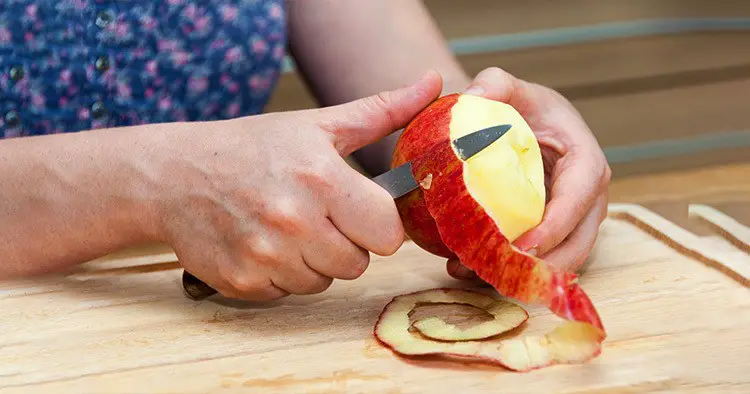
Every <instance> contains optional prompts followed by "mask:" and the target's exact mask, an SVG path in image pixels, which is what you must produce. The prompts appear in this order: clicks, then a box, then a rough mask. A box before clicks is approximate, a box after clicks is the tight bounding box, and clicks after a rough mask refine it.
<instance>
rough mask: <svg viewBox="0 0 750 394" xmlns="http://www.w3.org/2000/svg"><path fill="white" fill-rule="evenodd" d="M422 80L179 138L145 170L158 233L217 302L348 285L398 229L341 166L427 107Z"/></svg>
mask: <svg viewBox="0 0 750 394" xmlns="http://www.w3.org/2000/svg"><path fill="white" fill-rule="evenodd" d="M441 88H442V84H441V79H440V76H439V75H438V74H437V73H434V72H433V73H429V74H427V75H426V76H425V77H423V78H422V79H421V80H420V81H419V82H417V83H416V84H413V85H411V86H408V87H405V88H402V89H400V90H396V91H390V92H384V93H381V94H379V95H376V96H372V97H368V98H365V99H361V100H357V101H353V102H350V103H346V104H342V105H338V106H333V107H328V108H323V109H316V110H306V111H295V112H284V113H274V114H268V115H262V116H253V117H247V118H240V119H234V120H227V121H221V122H212V123H203V124H196V125H194V126H191V128H189V129H187V130H177V131H174V132H172V133H171V134H169V135H168V136H166V137H165V138H164V141H165V142H166V144H164V145H165V146H166V147H167V148H166V149H162V148H163V147H160V148H159V149H158V150H155V154H156V155H158V157H159V158H158V159H157V161H156V163H155V165H152V167H151V169H150V170H149V171H151V172H152V174H151V176H152V177H155V178H156V179H158V180H159V182H158V183H159V184H162V186H161V187H160V188H161V190H160V192H159V193H158V194H156V197H155V199H156V201H155V202H156V206H157V207H158V209H157V210H156V211H157V212H159V214H158V215H157V216H158V217H160V218H161V220H160V221H159V223H158V224H157V226H156V229H157V230H156V233H157V234H158V238H160V240H161V241H164V242H166V243H168V244H170V245H171V246H172V247H173V248H174V250H175V252H176V254H177V255H178V257H179V259H180V262H181V263H182V265H183V266H184V268H185V269H186V270H187V271H188V272H190V273H192V274H193V275H195V276H196V277H198V278H199V279H201V280H203V281H204V282H206V283H207V284H208V285H210V286H211V287H213V288H214V289H216V290H217V291H218V292H219V293H221V294H222V295H224V296H226V297H231V298H239V299H247V300H272V299H276V298H279V297H283V296H286V295H288V294H312V293H318V292H322V291H323V290H325V289H326V288H328V287H329V286H330V284H331V282H332V281H333V279H354V278H357V277H358V276H360V275H361V274H362V273H363V272H364V271H365V268H366V267H367V266H368V263H369V254H368V251H369V252H373V253H375V254H378V255H390V254H392V253H394V252H395V251H396V250H397V249H398V248H399V247H400V246H401V244H402V242H403V238H404V230H403V228H402V224H401V220H400V218H399V215H398V212H397V210H396V207H395V204H394V202H393V199H392V198H391V196H390V195H389V194H388V193H387V192H386V191H385V190H383V189H382V188H381V187H379V186H378V185H376V184H375V183H374V182H372V181H371V180H369V179H367V178H366V177H365V176H363V175H361V174H359V173H358V172H357V171H355V170H354V169H352V168H351V167H350V166H349V165H348V164H347V163H346V162H345V161H344V159H343V157H345V156H347V155H349V154H350V153H352V152H353V151H355V150H357V149H359V148H361V147H363V146H365V145H367V144H370V143H372V142H374V141H377V140H379V139H380V138H382V137H384V136H386V135H388V134H390V133H392V132H394V131H396V130H398V129H400V128H402V127H403V126H405V124H406V123H407V122H408V121H409V120H410V119H411V118H412V117H414V116H415V115H416V114H417V113H418V112H419V111H420V110H422V109H423V108H424V107H426V106H427V105H428V104H429V103H430V102H431V101H432V100H434V99H436V98H437V97H438V95H439V94H440V91H441Z"/></svg>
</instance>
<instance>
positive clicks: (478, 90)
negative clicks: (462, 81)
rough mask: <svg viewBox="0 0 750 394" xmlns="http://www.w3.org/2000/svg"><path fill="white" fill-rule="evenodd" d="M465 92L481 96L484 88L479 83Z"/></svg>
mask: <svg viewBox="0 0 750 394" xmlns="http://www.w3.org/2000/svg"><path fill="white" fill-rule="evenodd" d="M464 94H469V95H473V96H481V95H482V94H484V88H483V87H481V86H478V85H475V86H471V87H469V88H468V89H466V91H464Z"/></svg>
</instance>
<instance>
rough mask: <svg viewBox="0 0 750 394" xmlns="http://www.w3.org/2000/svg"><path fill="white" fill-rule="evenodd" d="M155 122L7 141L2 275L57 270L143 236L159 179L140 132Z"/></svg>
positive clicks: (2, 176)
mask: <svg viewBox="0 0 750 394" xmlns="http://www.w3.org/2000/svg"><path fill="white" fill-rule="evenodd" d="M154 127H156V126H145V127H140V128H138V127H134V128H132V131H128V132H125V131H112V130H108V131H106V132H105V131H97V132H94V131H92V132H86V133H71V134H58V135H49V136H40V137H25V138H18V139H8V140H3V141H0V180H2V183H3V184H2V187H0V218H1V219H0V255H2V262H1V263H0V277H2V278H8V277H16V276H26V275H31V274H40V273H45V272H49V271H56V270H58V269H59V268H63V267H65V266H69V265H73V264H76V263H79V262H81V261H86V260H89V259H92V258H96V257H98V256H100V255H102V254H106V253H108V252H111V251H114V250H116V249H118V248H120V247H123V246H126V245H130V244H134V243H137V242H140V241H142V240H144V239H145V238H146V236H147V234H146V232H145V231H144V230H145V229H146V228H148V223H147V222H146V221H147V220H148V218H149V217H153V215H149V212H148V210H147V207H148V206H149V204H148V203H147V200H148V194H147V193H148V192H149V191H148V189H149V188H151V187H153V185H149V183H148V181H147V178H148V177H144V176H143V174H142V169H141V168H140V167H141V164H142V160H143V157H145V155H146V152H147V151H148V149H149V147H148V146H143V145H142V144H139V143H138V136H139V135H141V136H143V133H144V132H148V131H149V129H152V128H154ZM143 140H145V139H143ZM152 141H153V138H152Z"/></svg>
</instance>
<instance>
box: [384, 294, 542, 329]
mask: <svg viewBox="0 0 750 394" xmlns="http://www.w3.org/2000/svg"><path fill="white" fill-rule="evenodd" d="M420 304H463V305H471V306H473V307H476V308H479V309H482V310H483V311H485V312H487V313H489V314H490V315H492V317H493V319H492V320H489V321H485V322H482V323H479V324H476V325H473V326H471V327H468V328H460V327H457V326H455V325H453V324H449V323H447V322H445V321H444V320H442V319H441V318H439V317H436V316H434V317H428V318H424V319H420V320H417V321H415V322H414V323H413V324H412V325H411V327H413V328H414V329H415V330H416V331H418V332H419V333H420V334H422V335H423V336H425V337H428V338H431V339H436V340H441V341H469V340H477V339H486V338H491V337H494V336H497V335H500V334H502V333H504V332H507V331H510V330H512V329H514V328H516V327H518V326H520V325H521V324H523V323H524V322H526V320H528V318H529V314H528V313H527V312H526V310H524V309H523V308H521V307H520V306H518V305H516V304H513V303H510V302H507V301H503V300H498V299H495V298H493V297H490V296H488V295H486V294H482V293H478V292H475V291H469V290H460V289H434V290H425V291H420V292H416V293H411V294H409V295H406V296H400V297H399V298H398V300H397V301H396V306H394V307H393V308H395V309H393V310H394V311H398V312H401V311H403V310H406V312H407V314H408V313H409V312H410V311H411V310H413V309H414V308H415V307H416V306H418V305H420Z"/></svg>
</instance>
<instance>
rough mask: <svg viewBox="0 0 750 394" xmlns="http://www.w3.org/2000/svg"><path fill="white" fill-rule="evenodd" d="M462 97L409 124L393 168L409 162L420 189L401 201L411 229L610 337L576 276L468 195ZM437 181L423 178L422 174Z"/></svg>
mask: <svg viewBox="0 0 750 394" xmlns="http://www.w3.org/2000/svg"><path fill="white" fill-rule="evenodd" d="M459 97H460V95H459V94H451V95H447V96H443V97H441V98H439V99H437V100H436V101H434V102H433V103H431V104H430V105H429V106H428V107H427V108H425V109H424V110H423V111H422V112H421V113H419V114H418V115H417V116H416V117H415V118H414V119H413V120H412V121H411V122H410V123H409V124H408V125H407V127H406V128H405V129H404V132H403V133H402V135H401V136H400V138H399V140H398V142H397V144H396V147H395V151H394V155H393V160H392V167H396V166H398V165H401V164H403V163H405V162H407V161H411V163H412V174H413V175H414V178H415V179H416V180H417V182H420V188H419V189H417V190H414V191H412V192H411V193H410V194H409V195H407V196H404V197H402V199H400V200H399V201H397V203H396V204H397V207H398V209H399V213H400V215H401V217H402V221H403V222H404V228H405V231H406V232H407V235H408V236H409V238H410V239H412V240H413V241H414V242H415V243H416V244H417V245H418V246H420V247H421V248H423V249H425V250H426V251H428V252H430V253H433V254H435V255H439V256H442V257H453V256H455V257H458V259H459V260H460V261H461V263H462V264H463V265H465V266H466V267H468V268H469V269H471V270H472V271H474V272H475V273H476V274H477V276H479V277H480V278H481V279H483V280H484V281H485V282H487V283H488V284H490V285H492V286H493V287H494V288H495V289H496V290H497V291H498V292H499V293H500V294H502V295H504V296H506V297H511V298H514V299H517V300H519V301H521V302H526V303H541V304H544V305H546V306H547V307H548V308H549V309H550V310H551V311H552V312H553V313H555V314H556V315H558V316H560V317H562V318H564V319H566V320H573V321H578V322H582V323H587V324H590V325H591V326H593V327H594V329H596V330H598V331H599V332H598V333H599V334H600V335H601V339H602V340H603V338H604V336H605V334H604V327H603V325H602V322H601V320H600V318H599V315H598V313H597V312H596V309H595V308H594V306H593V304H592V303H591V301H590V300H589V298H588V296H587V295H586V293H585V292H584V291H583V290H582V289H581V288H580V286H579V285H578V283H577V275H575V274H573V273H570V272H563V271H558V270H556V269H554V268H553V267H551V266H549V265H548V264H547V263H546V262H545V261H543V260H541V259H538V258H536V257H534V256H531V255H529V254H527V253H525V252H522V251H520V250H519V249H517V248H516V247H515V246H513V245H512V243H511V242H510V241H509V240H508V238H506V237H505V236H504V235H503V233H502V232H501V230H500V228H499V227H498V225H497V224H496V223H495V221H494V220H493V219H492V218H491V217H490V215H489V214H488V213H487V212H486V211H485V209H484V207H482V206H481V205H480V204H479V203H478V202H477V201H476V200H475V199H474V198H473V197H472V196H471V194H470V193H469V190H468V188H467V185H466V183H465V180H464V172H463V166H464V162H463V161H461V160H460V159H459V158H458V156H457V155H456V154H455V152H454V150H453V148H452V146H451V143H450V131H449V124H450V121H451V114H450V111H451V108H452V107H453V105H455V104H456V102H457V101H458V99H459ZM428 178H429V179H430V182H425V183H424V184H421V182H422V180H425V179H428Z"/></svg>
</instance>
